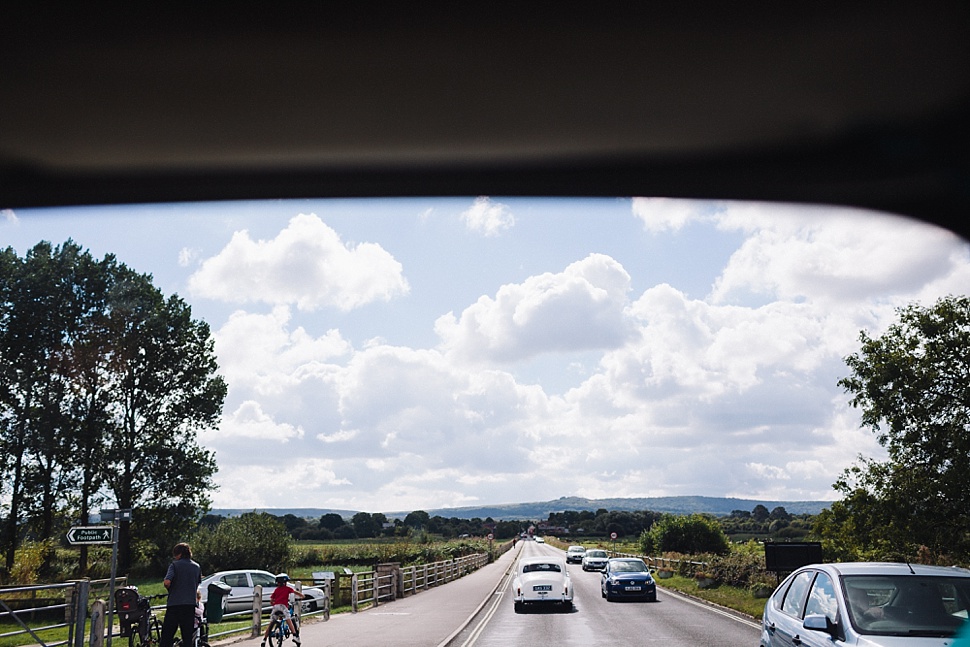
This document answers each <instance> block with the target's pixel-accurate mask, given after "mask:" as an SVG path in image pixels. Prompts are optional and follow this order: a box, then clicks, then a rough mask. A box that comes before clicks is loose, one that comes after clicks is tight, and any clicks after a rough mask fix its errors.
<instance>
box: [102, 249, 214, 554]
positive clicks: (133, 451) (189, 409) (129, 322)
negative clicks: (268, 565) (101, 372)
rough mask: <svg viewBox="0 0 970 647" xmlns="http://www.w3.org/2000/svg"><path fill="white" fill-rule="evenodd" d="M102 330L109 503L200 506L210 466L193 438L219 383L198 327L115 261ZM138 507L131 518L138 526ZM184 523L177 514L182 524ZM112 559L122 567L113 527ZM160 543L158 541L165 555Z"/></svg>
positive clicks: (186, 311) (145, 279)
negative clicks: (107, 342) (107, 385)
mask: <svg viewBox="0 0 970 647" xmlns="http://www.w3.org/2000/svg"><path fill="white" fill-rule="evenodd" d="M109 295H110V299H109V306H110V310H109V311H108V312H107V313H106V314H107V328H108V330H110V331H111V337H110V339H111V340H112V342H113V343H112V348H111V356H110V360H109V363H108V370H109V372H110V373H109V375H110V377H109V381H110V382H111V384H112V387H113V392H114V393H115V397H114V399H113V401H112V403H111V405H112V413H113V416H112V420H111V422H112V424H111V425H110V427H109V429H108V438H107V440H106V445H107V450H106V451H107V459H108V461H109V462H110V463H111V464H112V469H110V470H109V471H108V472H107V473H106V474H105V483H106V484H107V486H108V487H109V488H110V489H111V491H112V493H113V494H114V498H115V501H116V502H117V505H118V507H119V508H138V507H154V508H158V507H160V506H168V509H169V510H171V511H175V510H178V509H185V508H178V507H175V506H177V505H178V504H181V505H183V506H184V505H185V504H186V503H188V504H191V505H190V508H189V509H197V510H204V509H206V508H207V507H208V504H209V491H210V490H211V489H212V482H211V481H212V476H213V474H215V471H216V464H215V459H214V457H213V454H212V452H211V451H209V450H207V449H204V448H203V447H201V446H200V445H199V444H198V442H197V441H196V437H197V434H198V432H200V431H202V430H204V429H208V428H214V427H215V426H216V425H217V424H218V418H219V415H220V414H221V412H222V403H223V401H224V399H225V395H226V385H225V382H224V381H223V379H222V378H221V377H219V376H218V375H216V370H217V368H218V367H217V365H216V360H215V351H214V347H213V340H212V338H211V335H210V334H209V326H208V324H206V323H204V322H201V321H195V320H193V319H192V317H191V309H190V308H189V306H188V305H187V304H186V303H185V302H184V301H182V300H181V299H180V298H179V297H177V296H173V297H170V298H168V299H165V298H164V297H163V296H162V294H161V292H160V291H159V290H157V289H156V288H155V287H154V286H152V284H151V277H150V276H147V275H141V274H137V273H135V272H133V271H131V270H129V269H128V268H126V267H124V266H120V267H119V268H118V271H117V273H116V275H115V277H114V280H113V281H112V284H111V287H110V289H109ZM145 521H147V522H149V523H151V522H152V520H151V518H148V519H146V518H145V517H144V516H140V515H138V514H135V515H133V525H135V526H136V528H138V527H140V528H141V529H143V530H145V529H147V527H146V526H145V525H144V524H143V522H145ZM190 521H191V520H190V519H185V520H184V522H185V526H186V527H185V530H186V531H187V530H188V527H189V526H188V524H189V522H190ZM118 543H119V545H118V553H119V565H120V567H121V568H124V567H125V566H127V565H129V564H130V554H129V549H130V546H129V538H128V534H127V532H126V528H125V527H124V525H122V528H121V533H120V535H119V540H118ZM168 549H169V547H167V546H166V547H162V551H163V552H167V550H168Z"/></svg>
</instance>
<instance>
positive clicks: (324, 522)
mask: <svg viewBox="0 0 970 647" xmlns="http://www.w3.org/2000/svg"><path fill="white" fill-rule="evenodd" d="M344 523H346V522H345V521H344V518H343V517H341V516H340V515H339V514H337V513H336V512H328V513H327V514H325V515H323V516H322V517H320V527H321V528H326V529H327V530H329V531H330V532H333V531H334V530H336V529H337V528H339V527H340V526H342V525H344Z"/></svg>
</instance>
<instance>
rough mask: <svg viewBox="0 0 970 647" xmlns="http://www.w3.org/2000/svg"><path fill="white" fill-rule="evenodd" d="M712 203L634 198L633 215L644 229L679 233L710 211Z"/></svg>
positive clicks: (653, 231) (655, 231) (654, 231)
mask: <svg viewBox="0 0 970 647" xmlns="http://www.w3.org/2000/svg"><path fill="white" fill-rule="evenodd" d="M710 206H711V203H710V202H704V201H700V200H680V199H672V198H634V199H633V215H634V216H636V217H637V218H639V219H640V220H641V221H642V222H643V226H644V228H645V229H646V230H647V231H649V232H652V233H655V234H658V233H662V232H665V231H678V230H680V229H682V228H683V227H684V226H686V225H687V224H688V223H689V222H691V221H692V220H699V219H702V218H703V217H704V214H705V213H706V212H707V211H709V209H710Z"/></svg>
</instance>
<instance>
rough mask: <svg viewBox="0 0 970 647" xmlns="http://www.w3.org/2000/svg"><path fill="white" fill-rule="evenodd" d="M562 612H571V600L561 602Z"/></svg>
mask: <svg viewBox="0 0 970 647" xmlns="http://www.w3.org/2000/svg"><path fill="white" fill-rule="evenodd" d="M562 610H563V611H564V612H565V613H569V612H570V611H572V610H573V601H572V600H566V601H565V602H563V603H562Z"/></svg>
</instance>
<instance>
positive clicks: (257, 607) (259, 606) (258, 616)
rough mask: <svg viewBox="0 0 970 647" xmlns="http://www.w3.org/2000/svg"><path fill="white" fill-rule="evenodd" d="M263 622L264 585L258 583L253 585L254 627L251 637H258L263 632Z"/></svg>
mask: <svg viewBox="0 0 970 647" xmlns="http://www.w3.org/2000/svg"><path fill="white" fill-rule="evenodd" d="M262 624H263V586H262V585H261V584H257V585H256V586H254V587H253V627H252V632H250V634H249V635H250V637H252V638H258V637H259V634H260V633H262V632H261V631H260V630H261V629H262Z"/></svg>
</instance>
